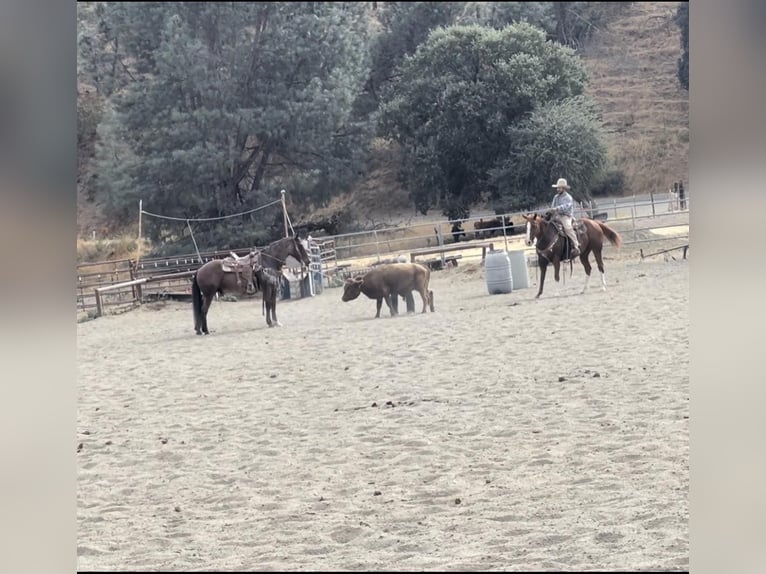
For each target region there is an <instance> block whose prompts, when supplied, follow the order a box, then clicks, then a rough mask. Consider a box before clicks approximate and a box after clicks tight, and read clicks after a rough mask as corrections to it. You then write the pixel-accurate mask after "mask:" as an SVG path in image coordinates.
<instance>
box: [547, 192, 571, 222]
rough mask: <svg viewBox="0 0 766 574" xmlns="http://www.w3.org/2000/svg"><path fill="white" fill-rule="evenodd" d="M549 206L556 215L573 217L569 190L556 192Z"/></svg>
mask: <svg viewBox="0 0 766 574" xmlns="http://www.w3.org/2000/svg"><path fill="white" fill-rule="evenodd" d="M551 208H552V209H553V211H554V212H555V213H556V214H557V215H568V216H569V217H574V200H573V199H572V196H571V195H569V192H567V191H564V192H562V193H557V194H556V195H555V196H554V198H553V201H552V202H551Z"/></svg>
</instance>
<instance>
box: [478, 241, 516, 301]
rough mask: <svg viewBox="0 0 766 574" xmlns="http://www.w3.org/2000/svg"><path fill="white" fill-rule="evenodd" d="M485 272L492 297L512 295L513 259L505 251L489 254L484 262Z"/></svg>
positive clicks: (488, 289)
mask: <svg viewBox="0 0 766 574" xmlns="http://www.w3.org/2000/svg"><path fill="white" fill-rule="evenodd" d="M484 271H485V274H486V276H487V291H489V294H490V295H496V294H498V293H510V292H511V291H512V290H513V276H512V275H511V259H510V257H508V253H506V252H505V251H503V250H500V251H490V252H489V253H487V257H486V259H485V260H484Z"/></svg>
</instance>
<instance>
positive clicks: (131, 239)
mask: <svg viewBox="0 0 766 574" xmlns="http://www.w3.org/2000/svg"><path fill="white" fill-rule="evenodd" d="M150 247H151V245H150V244H149V242H148V240H146V239H144V242H143V245H142V253H148V252H149V249H150ZM137 255H138V239H137V238H136V236H135V235H127V234H126V235H120V236H118V237H114V238H110V239H82V238H78V239H77V263H92V262H99V261H113V260H115V259H135V258H136V256H137Z"/></svg>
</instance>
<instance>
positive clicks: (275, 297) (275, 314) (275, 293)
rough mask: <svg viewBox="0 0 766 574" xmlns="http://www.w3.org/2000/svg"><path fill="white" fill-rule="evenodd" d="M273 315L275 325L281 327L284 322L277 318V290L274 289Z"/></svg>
mask: <svg viewBox="0 0 766 574" xmlns="http://www.w3.org/2000/svg"><path fill="white" fill-rule="evenodd" d="M271 317H272V318H273V319H274V326H275V327H281V326H282V323H280V322H279V319H277V292H276V291H274V296H273V297H272V298H271Z"/></svg>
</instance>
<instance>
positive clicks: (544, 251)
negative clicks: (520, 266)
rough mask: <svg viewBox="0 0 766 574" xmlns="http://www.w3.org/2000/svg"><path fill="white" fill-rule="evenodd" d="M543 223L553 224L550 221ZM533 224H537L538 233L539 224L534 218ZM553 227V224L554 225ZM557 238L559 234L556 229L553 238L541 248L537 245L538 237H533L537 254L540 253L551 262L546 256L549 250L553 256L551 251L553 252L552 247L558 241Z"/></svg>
mask: <svg viewBox="0 0 766 574" xmlns="http://www.w3.org/2000/svg"><path fill="white" fill-rule="evenodd" d="M545 223H546V225H553V223H551V222H550V221H546V222H545ZM535 225H536V226H537V229H538V232H537V234H538V235H540V233H541V231H539V230H540V227H539V226H540V225H541V224H540V223H538V222H537V220H535ZM554 229H555V225H554ZM559 239H561V237H560V236H559V234H558V231H557V232H556V235H555V236H554V239H553V241H551V243H550V245H548V247H546V248H544V249H541V248H540V245H539V239H538V237H535V249H536V250H537V253H538V254H539V255H541V256H542V257H544V258H545V259H546V260H548V261H549V262H551V258H550V257H549V256H548V253H549V252H551V256H553V253H552V252H553V248H554V247H555V246H556V244H557V243H558V242H559Z"/></svg>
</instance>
